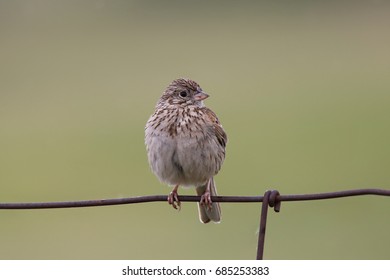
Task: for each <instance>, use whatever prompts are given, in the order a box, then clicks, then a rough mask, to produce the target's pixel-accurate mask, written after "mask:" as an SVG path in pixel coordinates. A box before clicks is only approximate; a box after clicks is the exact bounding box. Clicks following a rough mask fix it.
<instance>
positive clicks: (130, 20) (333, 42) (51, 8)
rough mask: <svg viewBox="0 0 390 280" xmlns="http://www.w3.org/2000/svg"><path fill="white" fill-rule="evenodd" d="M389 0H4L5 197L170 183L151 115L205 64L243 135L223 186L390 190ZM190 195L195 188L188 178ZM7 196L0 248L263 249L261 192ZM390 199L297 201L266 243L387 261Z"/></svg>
mask: <svg viewBox="0 0 390 280" xmlns="http://www.w3.org/2000/svg"><path fill="white" fill-rule="evenodd" d="M389 30H390V4H389V2H386V1H269V2H261V1H125V0H122V1H103V0H95V1H65V0H57V1H48V0H47V1H46V0H41V1H38V0H34V1H0V42H1V43H0V201H1V202H38V201H67V200H84V199H100V198H118V197H128V196H139V195H152V194H168V193H169V191H170V189H169V188H168V187H167V186H164V185H162V184H161V183H159V182H158V180H157V179H156V178H155V177H154V175H153V174H152V173H151V171H150V169H149V166H148V163H147V158H146V152H145V147H144V143H143V137H144V125H145V123H146V121H147V119H148V118H149V116H150V114H151V113H152V112H153V110H154V106H155V104H156V102H157V100H158V98H159V96H160V94H161V93H162V91H163V90H164V89H165V87H166V86H167V85H168V84H169V83H170V82H171V81H172V80H173V79H175V78H178V77H189V78H192V79H194V80H196V81H197V82H199V84H200V85H201V86H202V88H203V89H204V90H205V91H207V92H208V93H210V94H211V97H210V98H209V99H208V100H207V101H206V104H207V106H209V107H210V108H212V109H213V111H215V112H216V113H217V115H218V116H219V118H220V120H221V122H222V123H223V126H224V128H225V130H226V132H227V133H228V136H229V143H228V147H227V158H226V161H225V164H224V166H223V168H222V170H221V172H220V173H219V174H218V176H217V177H216V181H217V185H218V190H219V194H221V195H262V194H263V193H264V191H265V190H266V189H278V190H279V191H280V192H281V193H282V194H303V193H316V192H330V191H338V190H345V189H353V188H386V189H389V188H390V170H389V166H390V147H389V143H390V131H389V122H390V79H389V77H390V32H389ZM179 193H180V194H194V190H193V189H184V190H183V189H181V191H180V192H179ZM222 207H223V221H222V223H221V224H207V225H203V224H201V223H200V222H199V221H198V217H197V210H196V204H195V203H183V207H182V210H181V211H180V212H176V211H174V210H173V209H172V208H171V207H169V206H168V204H167V203H161V202H160V203H147V204H136V205H124V206H112V207H96V208H84V209H57V210H13V211H11V210H1V211H0V225H1V230H0V244H1V250H0V258H1V259H253V258H255V256H256V246H257V231H258V224H259V213H260V208H261V204H233V203H229V204H223V205H222ZM389 214H390V201H389V198H387V197H374V196H365V197H353V198H345V199H335V200H328V201H312V202H286V203H284V204H282V209H281V212H280V213H279V214H275V213H273V212H270V216H269V218H268V228H267V236H266V246H265V255H264V257H265V258H267V259H389V257H390V243H389V236H390V222H389Z"/></svg>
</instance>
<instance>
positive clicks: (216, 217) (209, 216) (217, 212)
mask: <svg viewBox="0 0 390 280" xmlns="http://www.w3.org/2000/svg"><path fill="white" fill-rule="evenodd" d="M210 180H211V182H210V193H211V196H216V195H218V194H217V188H216V185H215V182H214V178H213V177H211V178H210ZM206 188H207V183H206V184H205V185H203V186H200V187H196V193H197V194H198V195H203V194H204V193H205V191H206ZM198 210H199V219H200V221H201V222H202V223H204V224H206V223H208V222H210V221H213V222H215V223H219V222H220V221H221V206H220V205H219V203H218V202H213V203H212V204H211V209H209V208H208V207H207V206H206V205H200V203H199V202H198Z"/></svg>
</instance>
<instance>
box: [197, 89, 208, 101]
mask: <svg viewBox="0 0 390 280" xmlns="http://www.w3.org/2000/svg"><path fill="white" fill-rule="evenodd" d="M207 97H209V95H208V94H207V93H205V92H203V91H199V92H197V93H196V94H195V95H194V98H195V100H197V101H201V100H204V99H206V98H207Z"/></svg>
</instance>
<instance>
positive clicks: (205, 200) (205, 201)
mask: <svg viewBox="0 0 390 280" xmlns="http://www.w3.org/2000/svg"><path fill="white" fill-rule="evenodd" d="M200 205H204V206H206V207H207V209H208V210H211V208H212V206H213V201H212V200H211V194H210V192H205V193H204V194H203V195H202V196H201V198H200Z"/></svg>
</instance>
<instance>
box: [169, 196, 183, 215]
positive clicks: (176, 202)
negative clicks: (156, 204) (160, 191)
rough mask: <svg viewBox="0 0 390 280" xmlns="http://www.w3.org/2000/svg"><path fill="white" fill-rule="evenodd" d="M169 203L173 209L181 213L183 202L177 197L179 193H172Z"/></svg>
mask: <svg viewBox="0 0 390 280" xmlns="http://www.w3.org/2000/svg"><path fill="white" fill-rule="evenodd" d="M168 203H169V204H170V205H172V207H173V208H175V209H176V210H179V211H180V208H181V202H180V200H179V197H178V195H177V192H175V191H171V192H170V193H169V195H168Z"/></svg>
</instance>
